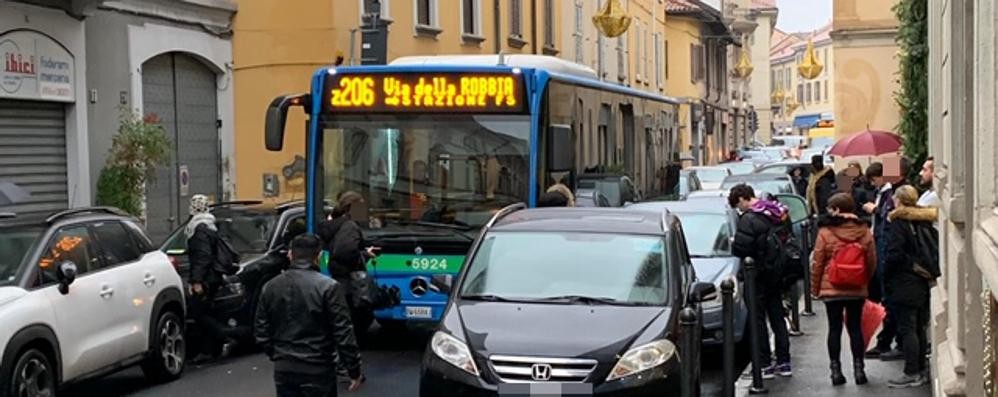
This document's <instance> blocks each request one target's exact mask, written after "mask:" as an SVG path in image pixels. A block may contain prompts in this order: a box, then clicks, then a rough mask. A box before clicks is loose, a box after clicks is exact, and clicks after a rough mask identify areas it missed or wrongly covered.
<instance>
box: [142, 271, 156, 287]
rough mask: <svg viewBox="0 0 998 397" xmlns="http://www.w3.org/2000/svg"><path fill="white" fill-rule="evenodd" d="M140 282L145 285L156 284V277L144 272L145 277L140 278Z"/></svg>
mask: <svg viewBox="0 0 998 397" xmlns="http://www.w3.org/2000/svg"><path fill="white" fill-rule="evenodd" d="M142 284H145V285H146V287H152V286H153V285H154V284H156V277H155V276H153V275H152V274H151V273H146V277H145V278H143V279H142Z"/></svg>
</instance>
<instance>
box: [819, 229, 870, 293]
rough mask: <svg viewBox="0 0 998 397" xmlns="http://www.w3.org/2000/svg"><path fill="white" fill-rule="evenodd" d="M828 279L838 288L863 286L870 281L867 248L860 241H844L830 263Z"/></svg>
mask: <svg viewBox="0 0 998 397" xmlns="http://www.w3.org/2000/svg"><path fill="white" fill-rule="evenodd" d="M828 281H829V282H830V283H832V285H833V286H835V287H836V288H843V289H859V288H863V287H864V286H865V285H866V283H867V281H868V280H867V274H866V248H865V247H863V245H862V244H860V243H859V242H858V241H844V242H843V244H842V245H840V246H839V248H837V249H836V250H835V253H834V254H833V255H832V261H831V262H830V263H829V264H828Z"/></svg>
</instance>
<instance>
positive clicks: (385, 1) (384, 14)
mask: <svg viewBox="0 0 998 397" xmlns="http://www.w3.org/2000/svg"><path fill="white" fill-rule="evenodd" d="M357 2H358V4H360V16H359V18H360V19H361V23H362V24H363V19H364V14H366V13H367V4H366V3H367V0H357ZM390 5H391V0H381V20H382V21H387V22H394V21H395V20H394V19H392V16H391V6H390Z"/></svg>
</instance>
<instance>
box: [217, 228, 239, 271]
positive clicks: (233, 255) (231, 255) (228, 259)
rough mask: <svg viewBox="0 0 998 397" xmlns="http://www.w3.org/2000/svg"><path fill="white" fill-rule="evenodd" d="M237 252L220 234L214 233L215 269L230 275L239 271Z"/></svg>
mask: <svg viewBox="0 0 998 397" xmlns="http://www.w3.org/2000/svg"><path fill="white" fill-rule="evenodd" d="M239 262H240V258H239V253H238V252H236V250H234V249H233V248H232V245H231V244H229V242H228V241H226V240H225V239H224V238H222V236H221V235H219V234H215V271H217V272H219V273H221V274H224V275H227V276H231V275H233V274H236V272H238V271H239Z"/></svg>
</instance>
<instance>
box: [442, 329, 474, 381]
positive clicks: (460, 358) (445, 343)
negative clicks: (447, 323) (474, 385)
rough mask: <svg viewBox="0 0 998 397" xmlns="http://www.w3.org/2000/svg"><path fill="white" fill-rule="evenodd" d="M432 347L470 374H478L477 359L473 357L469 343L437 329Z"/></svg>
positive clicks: (452, 363)
mask: <svg viewBox="0 0 998 397" xmlns="http://www.w3.org/2000/svg"><path fill="white" fill-rule="evenodd" d="M430 349H432V350H433V354H436V355H437V357H440V358H441V359H442V360H444V361H446V362H448V363H450V364H451V365H453V366H455V367H458V368H461V369H463V370H464V371H465V372H467V373H469V374H472V375H475V376H478V367H477V366H475V360H474V359H472V358H471V350H469V349H468V345H466V344H465V343H464V342H461V341H460V340H458V339H457V338H455V337H453V336H451V335H450V334H447V333H445V332H441V331H437V332H436V333H435V334H433V339H432V340H431V341H430Z"/></svg>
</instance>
